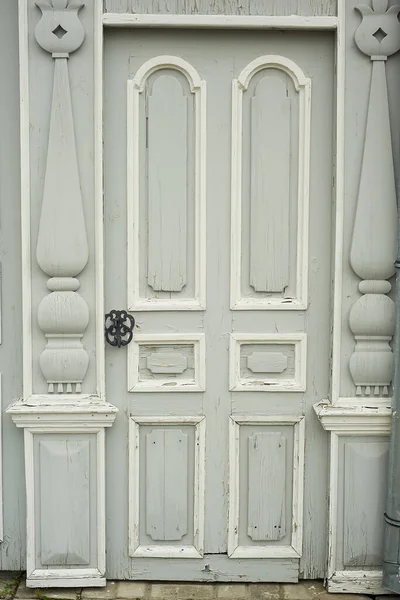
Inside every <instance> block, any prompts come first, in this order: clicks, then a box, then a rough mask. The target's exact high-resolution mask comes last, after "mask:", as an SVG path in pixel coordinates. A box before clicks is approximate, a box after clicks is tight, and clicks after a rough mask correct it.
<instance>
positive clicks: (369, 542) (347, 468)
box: [337, 436, 389, 570]
mask: <svg viewBox="0 0 400 600" xmlns="http://www.w3.org/2000/svg"><path fill="white" fill-rule="evenodd" d="M388 448H389V446H388V439H387V438H386V437H383V438H382V437H381V438H379V437H376V436H371V437H370V438H369V439H368V437H366V436H363V437H359V438H358V439H357V438H350V437H343V438H342V440H341V443H340V445H339V464H340V465H341V468H340V469H339V481H338V487H337V489H338V495H339V506H338V535H337V543H338V547H337V568H338V569H339V570H343V569H346V570H359V569H363V570H364V569H365V568H373V567H375V568H376V569H379V568H381V565H382V550H383V532H384V520H383V516H382V515H383V513H384V511H385V502H386V497H385V492H386V489H387V461H388V451H389V450H388Z"/></svg>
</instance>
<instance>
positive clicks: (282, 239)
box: [250, 76, 290, 292]
mask: <svg viewBox="0 0 400 600" xmlns="http://www.w3.org/2000/svg"><path fill="white" fill-rule="evenodd" d="M250 151H251V197H250V202H251V225H250V226H251V235H250V285H251V286H252V287H253V288H254V289H255V291H256V292H284V290H285V287H286V286H287V285H288V284H289V234H290V232H289V202H290V99H289V97H288V96H287V90H286V85H285V83H284V82H283V81H282V80H281V79H279V78H278V77H273V76H265V77H264V78H263V79H261V81H259V83H258V85H257V87H256V90H255V94H254V97H253V98H252V99H251V150H250Z"/></svg>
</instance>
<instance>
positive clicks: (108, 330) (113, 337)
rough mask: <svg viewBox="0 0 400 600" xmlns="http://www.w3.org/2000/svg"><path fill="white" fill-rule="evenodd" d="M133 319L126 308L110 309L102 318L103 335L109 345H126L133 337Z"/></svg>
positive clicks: (119, 346) (118, 346)
mask: <svg viewBox="0 0 400 600" xmlns="http://www.w3.org/2000/svg"><path fill="white" fill-rule="evenodd" d="M134 327H135V319H134V318H133V317H132V315H130V314H129V313H128V312H127V311H126V310H115V309H113V310H111V311H110V312H109V313H107V314H106V316H105V320H104V335H105V338H106V342H107V343H108V344H110V346H117V348H121V346H127V345H128V344H129V342H131V341H132V338H133V328H134Z"/></svg>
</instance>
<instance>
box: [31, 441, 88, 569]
mask: <svg viewBox="0 0 400 600" xmlns="http://www.w3.org/2000/svg"><path fill="white" fill-rule="evenodd" d="M89 453H90V449H89V441H88V440H74V439H73V440H68V439H64V440H55V439H52V440H49V439H42V440H40V442H39V465H40V467H39V468H40V484H39V485H40V491H39V494H40V507H39V511H40V540H41V547H40V554H41V563H42V565H44V566H50V565H60V566H61V565H62V566H65V565H88V564H89V562H90V498H89V495H90V489H89V486H90V476H91V473H90V457H89Z"/></svg>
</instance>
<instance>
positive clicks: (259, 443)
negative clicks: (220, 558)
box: [247, 431, 287, 542]
mask: <svg viewBox="0 0 400 600" xmlns="http://www.w3.org/2000/svg"><path fill="white" fill-rule="evenodd" d="M248 444H249V498H248V528H247V535H248V536H249V537H250V538H251V539H252V540H253V542H255V541H266V540H268V541H271V540H281V539H282V538H283V537H284V536H285V533H286V475H287V464H286V439H285V438H284V437H283V435H282V434H281V433H280V432H279V431H277V432H276V433H272V432H266V433H255V434H253V435H252V436H251V437H249V440H248ZM271 457H274V459H273V460H271Z"/></svg>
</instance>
